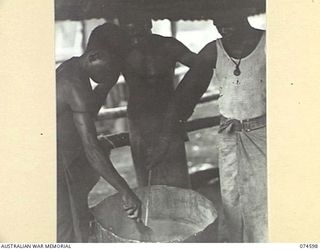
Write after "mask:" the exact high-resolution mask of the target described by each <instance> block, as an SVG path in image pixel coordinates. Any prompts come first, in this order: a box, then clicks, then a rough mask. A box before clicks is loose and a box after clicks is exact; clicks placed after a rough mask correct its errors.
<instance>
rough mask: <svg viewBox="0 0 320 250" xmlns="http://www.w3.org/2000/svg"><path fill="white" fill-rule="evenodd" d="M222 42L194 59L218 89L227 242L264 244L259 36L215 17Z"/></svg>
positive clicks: (237, 20) (240, 17) (236, 21)
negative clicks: (201, 61)
mask: <svg viewBox="0 0 320 250" xmlns="http://www.w3.org/2000/svg"><path fill="white" fill-rule="evenodd" d="M214 24H215V26H216V27H217V29H218V31H219V32H220V34H221V35H222V39H218V40H217V41H214V42H211V43H209V44H208V45H206V46H205V47H204V48H203V49H202V51H201V52H200V55H202V56H203V57H204V58H205V59H206V61H207V63H208V64H210V65H211V66H212V68H213V69H214V71H215V74H214V82H215V83H217V84H218V85H219V89H220V98H219V109H220V114H221V123H220V128H219V173H220V184H221V196H222V203H223V210H224V217H225V220H226V226H227V229H228V230H227V231H228V239H227V241H229V242H266V241H267V240H268V238H267V229H268V227H267V224H268V223H267V168H266V55H265V32H264V31H261V30H256V29H254V28H252V27H251V26H250V24H249V23H248V20H247V16H246V15H244V14H241V13H235V14H234V15H233V16H232V17H227V16H224V17H218V18H216V19H214Z"/></svg>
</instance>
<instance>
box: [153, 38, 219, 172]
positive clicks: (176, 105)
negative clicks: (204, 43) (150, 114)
mask: <svg viewBox="0 0 320 250" xmlns="http://www.w3.org/2000/svg"><path fill="white" fill-rule="evenodd" d="M172 41H173V43H172V44H171V45H172V47H170V48H171V49H173V50H172V51H174V52H173V53H174V55H175V56H176V57H177V58H176V59H177V60H179V61H180V62H181V63H184V64H185V65H187V66H189V67H190V70H189V71H188V72H187V73H186V75H185V76H184V78H183V79H182V80H181V82H180V84H179V85H178V87H177V88H176V90H175V92H174V93H173V95H172V96H171V99H170V102H169V104H168V109H167V113H166V116H165V117H164V120H163V126H162V131H161V132H160V138H159V143H158V144H157V146H156V148H155V149H153V150H154V151H156V152H157V153H156V154H153V155H154V157H153V159H151V162H150V163H149V164H148V168H152V167H155V166H156V165H157V164H158V163H159V162H161V159H162V158H163V156H164V155H165V154H166V153H167V150H168V147H169V141H170V137H171V136H172V134H171V133H172V132H173V131H175V130H174V129H173V128H174V127H175V126H177V124H176V123H177V117H178V119H179V120H180V121H186V120H187V119H188V118H189V117H190V116H191V115H192V113H193V110H194V107H195V106H196V104H197V103H198V101H199V99H200V97H201V96H202V95H203V93H204V92H205V91H206V90H207V88H208V86H209V83H210V80H211V78H212V75H213V67H212V65H211V64H209V63H208V61H207V60H206V58H209V57H210V56H212V57H214V55H213V54H211V55H207V57H206V58H204V57H203V56H202V54H201V53H204V54H206V53H207V52H206V51H204V50H203V51H201V52H200V53H199V55H196V54H194V53H192V52H191V51H190V50H189V49H187V48H186V47H185V46H184V45H183V44H181V43H180V42H177V40H172Z"/></svg>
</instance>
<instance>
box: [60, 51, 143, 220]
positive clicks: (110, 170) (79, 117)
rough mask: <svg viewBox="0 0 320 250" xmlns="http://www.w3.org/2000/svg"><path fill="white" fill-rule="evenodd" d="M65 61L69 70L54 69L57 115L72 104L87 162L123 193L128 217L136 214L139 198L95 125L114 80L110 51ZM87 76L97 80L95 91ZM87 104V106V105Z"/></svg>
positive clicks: (115, 74) (138, 211)
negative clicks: (102, 141) (119, 168)
mask: <svg viewBox="0 0 320 250" xmlns="http://www.w3.org/2000/svg"><path fill="white" fill-rule="evenodd" d="M66 63H68V64H69V65H68V66H69V67H71V68H72V74H70V73H69V71H68V70H63V67H61V70H60V71H59V69H58V70H57V86H58V88H57V90H58V91H57V102H58V110H57V112H58V116H59V114H60V113H63V112H64V109H66V108H67V107H68V106H69V107H70V108H71V110H72V118H73V122H74V124H75V127H76V129H77V132H78V134H79V136H80V138H81V143H82V146H83V148H84V151H85V154H86V158H87V159H88V162H89V163H90V166H91V167H92V168H93V169H94V170H95V171H96V172H97V173H98V174H99V175H100V176H102V177H103V178H104V179H105V180H106V181H107V182H108V183H110V184H111V185H112V186H113V187H114V188H115V189H116V190H118V191H119V193H120V194H121V195H122V198H123V207H124V209H125V210H126V212H127V214H128V217H130V218H137V217H139V216H140V213H141V201H140V200H139V199H138V197H137V196H136V195H135V193H134V192H133V191H132V190H131V189H130V188H129V186H128V184H127V183H126V181H125V180H124V179H123V178H122V177H121V176H120V175H119V174H118V172H117V171H116V169H115V168H114V166H113V164H112V162H111V161H110V159H109V157H106V152H105V151H104V149H103V148H102V147H101V146H100V145H99V142H98V140H97V132H96V128H95V125H94V118H95V116H96V114H97V113H98V111H99V109H100V107H101V105H102V103H103V101H104V100H105V98H106V96H107V94H108V92H109V90H110V89H111V88H112V87H113V86H114V84H115V83H116V82H117V79H118V77H119V68H117V66H114V65H115V64H114V63H113V60H112V57H111V56H110V54H109V53H107V52H106V51H103V50H96V51H88V52H86V53H85V54H84V55H82V56H80V57H78V58H72V59H70V60H69V62H68V61H67V62H66ZM68 66H67V67H68ZM106 72H107V74H106ZM89 78H91V79H93V80H94V81H95V82H96V83H98V84H99V85H98V86H97V87H96V88H95V90H94V91H92V89H91V85H90V81H89ZM62 100H64V101H62ZM59 104H61V105H59ZM89 106H90V109H89V108H87V107H89ZM108 153H109V152H107V154H108Z"/></svg>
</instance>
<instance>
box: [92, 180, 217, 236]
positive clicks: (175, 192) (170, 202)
mask: <svg viewBox="0 0 320 250" xmlns="http://www.w3.org/2000/svg"><path fill="white" fill-rule="evenodd" d="M149 190H150V191H151V192H149ZM135 193H136V194H137V195H138V196H139V198H140V199H141V200H142V202H143V207H142V214H143V215H144V214H145V202H146V199H147V194H148V195H149V199H150V200H149V219H148V221H149V223H148V226H150V228H151V229H152V230H153V237H152V239H151V240H150V241H151V242H216V240H217V211H216V209H215V208H214V206H213V204H212V202H211V201H209V200H208V199H206V198H205V197H204V196H202V195H200V194H199V193H197V192H195V191H192V190H188V189H182V188H176V187H169V186H163V185H155V186H151V187H150V189H149V188H147V187H144V188H137V189H135ZM92 212H93V214H94V216H95V218H96V223H95V224H96V225H95V234H96V238H97V241H98V242H142V240H141V235H139V231H138V230H137V225H136V223H135V222H134V221H133V220H131V219H129V218H128V217H127V216H126V213H125V212H124V210H123V209H122V208H121V197H120V195H119V194H115V195H112V196H110V197H108V198H106V199H105V200H103V201H102V202H100V203H99V204H98V205H97V206H95V207H94V208H92ZM142 217H143V216H142Z"/></svg>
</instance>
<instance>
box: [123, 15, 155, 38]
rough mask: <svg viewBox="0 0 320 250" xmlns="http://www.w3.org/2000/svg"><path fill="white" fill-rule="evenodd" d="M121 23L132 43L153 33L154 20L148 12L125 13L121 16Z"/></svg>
mask: <svg viewBox="0 0 320 250" xmlns="http://www.w3.org/2000/svg"><path fill="white" fill-rule="evenodd" d="M119 23H120V27H121V30H123V31H124V32H125V34H126V36H127V37H128V39H129V41H130V42H131V43H134V44H136V43H139V42H140V40H141V39H143V38H145V37H146V36H148V35H149V34H151V28H152V22H151V18H149V17H148V15H147V14H146V13H143V12H137V11H133V12H130V13H126V14H124V13H123V14H121V15H120V17H119Z"/></svg>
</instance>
